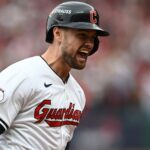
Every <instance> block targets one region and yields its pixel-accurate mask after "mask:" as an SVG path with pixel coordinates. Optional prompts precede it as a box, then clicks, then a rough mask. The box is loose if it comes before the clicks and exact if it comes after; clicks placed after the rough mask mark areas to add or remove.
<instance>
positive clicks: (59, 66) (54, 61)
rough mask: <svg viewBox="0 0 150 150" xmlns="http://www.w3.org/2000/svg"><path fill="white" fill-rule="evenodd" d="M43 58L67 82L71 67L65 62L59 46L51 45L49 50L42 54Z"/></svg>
mask: <svg viewBox="0 0 150 150" xmlns="http://www.w3.org/2000/svg"><path fill="white" fill-rule="evenodd" d="M42 58H43V59H44V60H45V61H46V62H47V64H48V65H49V66H50V67H51V68H52V69H53V70H54V71H55V72H56V74H57V75H58V76H59V77H60V78H61V79H62V80H63V82H66V81H67V79H68V76H69V72H70V70H71V68H70V67H69V66H68V64H66V63H65V62H64V60H63V59H62V57H61V54H60V52H59V50H58V48H56V47H54V46H52V45H51V46H49V48H48V49H47V51H46V52H45V53H44V54H43V55H42Z"/></svg>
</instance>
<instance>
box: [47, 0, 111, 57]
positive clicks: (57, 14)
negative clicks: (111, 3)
mask: <svg viewBox="0 0 150 150" xmlns="http://www.w3.org/2000/svg"><path fill="white" fill-rule="evenodd" d="M56 26H57V27H67V28H75V29H91V30H96V31H97V36H108V35H109V33H108V32H107V31H105V30H103V29H102V28H101V27H99V15H98V12H97V10H96V9H95V8H94V7H93V6H91V5H89V4H86V3H84V2H77V1H69V2H64V3H62V4H59V5H58V6H57V7H56V8H54V9H53V10H52V12H51V13H50V14H49V16H48V19H47V29H46V42H48V43H52V41H53V27H56ZM98 47H99V39H98V37H96V38H95V41H94V48H93V50H92V52H91V54H90V55H92V54H93V53H95V52H96V51H97V49H98Z"/></svg>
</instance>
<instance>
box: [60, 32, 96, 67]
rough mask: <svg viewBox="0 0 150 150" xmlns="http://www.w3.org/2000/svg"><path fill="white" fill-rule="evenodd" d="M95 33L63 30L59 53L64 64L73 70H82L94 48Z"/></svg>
mask: <svg viewBox="0 0 150 150" xmlns="http://www.w3.org/2000/svg"><path fill="white" fill-rule="evenodd" d="M95 37H96V31H93V30H78V29H63V36H62V41H61V52H62V57H63V59H64V60H65V62H66V63H67V64H68V65H69V66H70V67H71V68H74V69H83V68H84V67H85V65H86V61H87V57H88V56H89V54H90V52H91V51H92V49H93V47H94V39H95Z"/></svg>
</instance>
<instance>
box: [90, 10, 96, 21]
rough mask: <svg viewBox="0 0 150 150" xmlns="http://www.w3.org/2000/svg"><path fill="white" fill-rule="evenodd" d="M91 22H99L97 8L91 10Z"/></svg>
mask: <svg viewBox="0 0 150 150" xmlns="http://www.w3.org/2000/svg"><path fill="white" fill-rule="evenodd" d="M90 22H91V23H93V24H96V23H97V13H96V11H95V10H91V11H90Z"/></svg>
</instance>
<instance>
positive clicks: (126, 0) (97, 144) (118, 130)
mask: <svg viewBox="0 0 150 150" xmlns="http://www.w3.org/2000/svg"><path fill="white" fill-rule="evenodd" d="M63 1H64V0H38V1H35V0H34V1H32V0H0V71H1V70H3V69H4V68H5V67H7V66H8V65H10V64H12V63H14V62H16V61H18V60H21V59H23V58H26V57H30V56H33V55H40V54H41V53H43V52H44V51H45V50H46V49H47V47H48V44H47V43H45V27H46V19H47V15H48V14H49V12H50V11H51V10H52V8H53V7H55V6H56V5H57V4H58V3H60V2H63ZM83 1H84V2H87V3H90V4H92V5H94V6H95V7H96V8H97V10H98V11H99V12H100V23H101V26H102V27H103V28H104V29H106V30H108V31H109V32H110V33H111V35H110V36H109V37H104V38H100V40H101V45H100V48H99V51H98V52H97V53H96V54H95V55H92V56H91V57H90V58H89V61H88V64H87V67H86V68H85V69H84V70H82V71H77V70H73V71H72V73H73V74H74V76H75V77H76V79H77V80H78V81H79V82H80V83H81V85H82V87H83V88H84V90H85V93H86V97H87V105H86V108H85V111H84V114H83V117H82V120H81V124H80V125H79V127H78V128H77V130H76V132H75V135H74V138H73V140H72V144H71V150H150V1H149V0H83Z"/></svg>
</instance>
